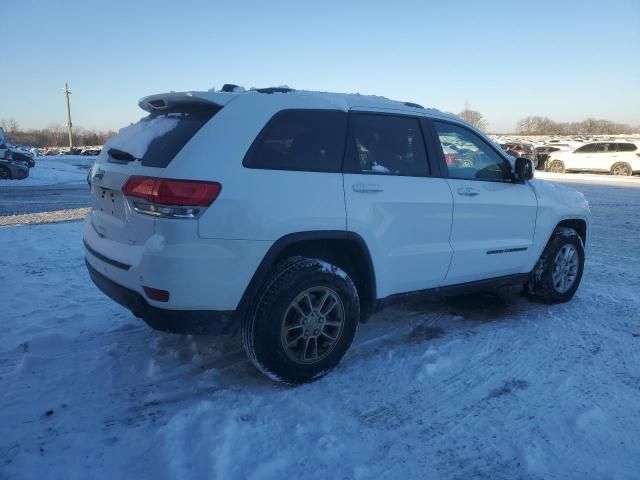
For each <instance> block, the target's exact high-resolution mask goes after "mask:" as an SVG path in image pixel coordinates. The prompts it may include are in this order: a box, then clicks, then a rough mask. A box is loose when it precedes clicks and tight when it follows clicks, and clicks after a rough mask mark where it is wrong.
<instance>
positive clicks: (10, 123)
mask: <svg viewBox="0 0 640 480" xmlns="http://www.w3.org/2000/svg"><path fill="white" fill-rule="evenodd" d="M0 127H2V129H3V130H4V131H5V132H6V133H15V132H17V131H18V130H20V126H19V125H18V122H17V121H16V119H15V118H6V119H5V118H3V119H0Z"/></svg>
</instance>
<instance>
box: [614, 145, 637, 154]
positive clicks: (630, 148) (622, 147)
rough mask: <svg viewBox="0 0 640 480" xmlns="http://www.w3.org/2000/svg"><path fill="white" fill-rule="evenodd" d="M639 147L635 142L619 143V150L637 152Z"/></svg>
mask: <svg viewBox="0 0 640 480" xmlns="http://www.w3.org/2000/svg"><path fill="white" fill-rule="evenodd" d="M637 149H638V146H637V145H634V144H633V143H619V144H618V151H619V152H635V151H636V150H637Z"/></svg>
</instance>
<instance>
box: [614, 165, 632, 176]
mask: <svg viewBox="0 0 640 480" xmlns="http://www.w3.org/2000/svg"><path fill="white" fill-rule="evenodd" d="M632 173H633V170H632V169H631V165H629V164H628V163H624V162H620V163H614V164H613V166H612V167H611V175H625V176H627V177H628V176H629V175H631V174H632Z"/></svg>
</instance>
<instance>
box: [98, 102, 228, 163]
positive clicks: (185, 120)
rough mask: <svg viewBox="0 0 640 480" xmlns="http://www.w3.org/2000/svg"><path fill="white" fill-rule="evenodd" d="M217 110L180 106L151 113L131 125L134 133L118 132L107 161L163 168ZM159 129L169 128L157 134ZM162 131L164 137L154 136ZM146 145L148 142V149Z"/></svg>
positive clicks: (200, 106) (209, 106)
mask: <svg viewBox="0 0 640 480" xmlns="http://www.w3.org/2000/svg"><path fill="white" fill-rule="evenodd" d="M221 108H222V107H221V106H219V105H202V104H182V105H177V106H175V107H171V108H169V109H167V110H159V111H154V112H152V113H151V114H149V115H148V116H146V117H145V118H143V119H142V120H141V121H140V122H139V124H135V125H133V126H132V127H134V128H135V130H132V131H131V132H129V133H128V134H123V131H122V130H121V131H120V134H119V136H118V137H115V138H114V139H113V141H112V142H111V144H110V145H108V146H109V147H110V148H109V150H108V152H109V161H110V162H116V163H128V162H130V161H133V160H136V159H139V160H141V163H142V165H144V166H145V167H159V168H165V167H166V166H167V165H169V163H171V161H172V160H173V159H174V157H175V156H176V155H177V154H178V152H179V151H180V150H182V148H183V147H184V146H185V145H186V144H187V142H188V141H189V140H191V138H192V137H193V136H194V135H195V134H196V133H197V132H198V130H200V129H201V128H202V126H203V125H204V124H205V123H207V122H208V121H209V120H210V119H211V118H212V117H213V116H214V115H215V114H216V113H218V112H219V111H220V109H221ZM146 125H148V127H146ZM163 125H164V126H168V127H169V128H164V129H162V130H159V131H158V130H157V129H158V127H162V126H163ZM127 128H131V127H127ZM154 130H156V132H155V133H154ZM163 130H164V133H160V135H158V134H157V133H159V132H162V131H163ZM166 130H168V131H166ZM145 136H148V137H147V138H144V137H145ZM119 137H120V138H119ZM146 142H149V143H148V146H147V143H146Z"/></svg>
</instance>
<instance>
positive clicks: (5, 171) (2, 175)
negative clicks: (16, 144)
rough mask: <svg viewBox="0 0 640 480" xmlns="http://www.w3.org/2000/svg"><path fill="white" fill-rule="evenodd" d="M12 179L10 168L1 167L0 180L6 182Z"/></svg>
mask: <svg viewBox="0 0 640 480" xmlns="http://www.w3.org/2000/svg"><path fill="white" fill-rule="evenodd" d="M9 178H11V172H10V171H9V169H8V168H6V167H2V166H0V179H1V180H6V179H9Z"/></svg>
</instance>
